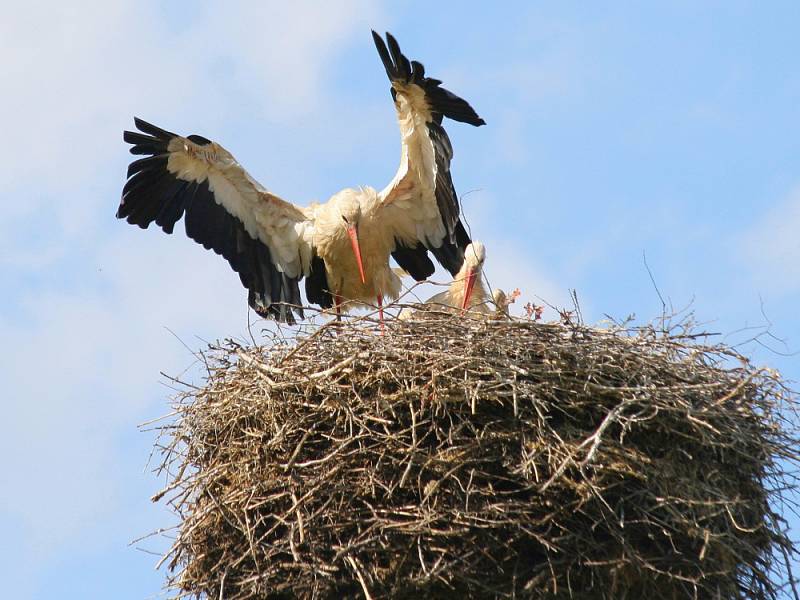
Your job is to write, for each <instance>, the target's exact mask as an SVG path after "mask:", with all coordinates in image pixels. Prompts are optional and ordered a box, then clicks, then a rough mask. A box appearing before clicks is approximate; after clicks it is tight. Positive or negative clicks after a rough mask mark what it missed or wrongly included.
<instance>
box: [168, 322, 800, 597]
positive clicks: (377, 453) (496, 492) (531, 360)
mask: <svg viewBox="0 0 800 600" xmlns="http://www.w3.org/2000/svg"><path fill="white" fill-rule="evenodd" d="M206 356H207V359H208V361H209V362H208V368H209V373H208V380H207V383H206V384H205V385H204V386H203V387H201V388H189V389H188V391H187V392H186V393H185V394H182V395H181V396H180V397H179V398H178V401H177V416H176V417H175V420H174V421H173V422H171V423H170V424H169V425H166V426H164V427H163V428H162V429H163V431H162V437H161V439H160V442H159V443H160V444H161V446H160V447H161V449H162V450H163V452H164V463H163V465H162V469H164V470H166V471H167V473H168V474H169V475H170V477H171V479H172V483H171V484H170V485H169V486H168V487H167V489H165V490H164V492H162V493H161V494H159V495H158V498H161V497H165V498H166V499H167V500H168V502H169V504H170V505H171V506H172V507H173V508H174V510H175V511H176V512H177V513H178V515H179V516H180V519H181V522H180V525H179V528H178V531H177V538H176V539H175V541H174V545H173V546H172V548H171V550H170V551H169V553H168V554H167V556H166V557H165V561H166V562H167V564H168V568H169V573H170V575H169V585H170V586H171V587H172V588H173V589H174V590H176V591H177V593H178V596H193V595H197V596H200V597H208V598H215V599H216V598H226V599H229V600H235V599H253V598H282V597H305V598H312V597H317V598H343V597H367V598H375V599H377V598H452V597H475V598H478V597H482V598H483V597H485V598H495V597H498V598H499V597H508V598H512V597H514V598H516V597H520V598H615V599H618V598H629V599H634V598H635V599H638V598H719V599H733V598H748V599H762V598H776V597H778V595H779V593H780V587H781V581H786V577H787V575H786V572H785V570H784V569H786V568H789V567H788V565H789V562H788V561H789V558H786V557H789V556H790V555H791V554H793V553H794V552H795V549H794V547H793V545H792V543H791V542H790V541H789V540H788V539H787V537H786V535H785V533H784V529H785V527H784V523H783V521H782V519H781V517H780V516H779V514H778V513H777V512H776V508H775V507H776V506H777V504H776V503H777V502H779V501H780V500H781V498H782V497H783V495H784V494H785V493H786V490H787V486H792V485H793V483H794V481H793V479H792V478H793V476H794V473H796V471H795V469H796V467H797V464H798V463H797V460H798V454H797V452H798V441H797V435H796V429H794V428H793V426H792V423H791V422H790V421H787V418H786V415H787V414H788V413H787V412H786V411H788V410H791V409H792V403H793V402H794V397H793V395H792V393H791V392H790V391H789V390H787V388H786V387H785V385H784V383H783V382H782V380H781V379H780V377H779V376H778V375H777V374H776V373H774V372H772V371H769V370H763V369H757V368H755V367H753V366H752V365H751V364H750V363H749V362H748V361H747V360H746V359H744V358H743V357H742V356H740V355H739V354H737V353H736V352H735V351H733V350H732V349H730V348H727V347H725V346H720V345H709V344H708V342H707V341H705V340H704V338H702V337H700V336H696V335H694V334H692V333H691V332H690V331H687V329H686V328H683V327H677V328H675V329H673V330H672V331H663V330H661V331H658V330H657V329H655V328H653V327H650V326H648V327H636V328H631V327H626V326H609V327H607V328H591V327H586V326H581V325H575V324H563V323H553V324H542V323H535V322H532V321H529V320H520V319H502V320H491V319H480V320H469V319H462V318H460V317H459V316H452V315H446V314H441V313H435V311H434V312H430V313H429V314H428V315H427V318H425V319H421V320H417V319H413V320H410V321H399V320H393V321H389V322H388V323H387V328H386V332H385V335H379V334H378V333H377V330H376V327H375V326H374V324H373V323H370V322H366V321H364V320H354V321H351V322H345V323H343V324H340V325H338V326H337V325H335V324H327V325H323V326H321V327H319V328H318V329H315V330H314V331H313V332H312V333H306V334H302V335H299V336H298V337H297V338H296V339H295V340H292V341H289V342H284V341H282V340H281V339H278V338H275V339H273V340H272V341H271V342H270V343H269V344H267V345H265V346H249V347H247V346H243V345H240V344H238V343H233V342H230V343H226V344H223V345H222V346H219V347H217V348H215V349H213V350H212V351H211V352H210V353H207V354H206ZM784 565H785V566H784Z"/></svg>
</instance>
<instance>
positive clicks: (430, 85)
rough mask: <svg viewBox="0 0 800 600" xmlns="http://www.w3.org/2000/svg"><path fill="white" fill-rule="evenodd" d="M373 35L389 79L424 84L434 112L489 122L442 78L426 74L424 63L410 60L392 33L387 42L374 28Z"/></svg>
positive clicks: (476, 122)
mask: <svg viewBox="0 0 800 600" xmlns="http://www.w3.org/2000/svg"><path fill="white" fill-rule="evenodd" d="M372 39H373V40H374V42H375V48H376V49H377V50H378V55H379V56H380V57H381V62H382V63H383V67H384V69H386V74H387V75H388V76H389V80H390V81H392V82H393V83H394V82H397V83H403V84H413V85H418V86H419V87H421V88H422V89H423V91H424V92H425V98H426V100H427V101H428V103H429V104H430V107H431V110H432V111H433V112H434V113H439V114H440V115H443V116H445V117H447V118H449V119H453V120H454V121H460V122H462V123H468V124H470V125H474V126H476V127H480V126H481V125H486V121H484V120H483V119H481V118H480V117H479V116H478V113H476V112H475V109H473V108H472V107H471V106H470V105H469V103H468V102H467V101H466V100H464V99H463V98H460V97H459V96H456V95H455V94H454V93H453V92H451V91H450V90H448V89H445V88H443V87H440V86H441V84H442V82H441V81H440V80H439V79H434V78H432V77H425V67H424V66H423V65H422V63H420V62H418V61H416V60H414V61H409V60H408V58H407V57H406V56H405V55H404V54H403V52H402V51H401V50H400V45H399V44H398V43H397V40H396V39H395V38H394V36H393V35H392V34H391V33H389V32H388V31H387V32H386V42H384V41H383V38H382V37H381V36H380V35H378V33H377V32H375V31H374V30H373V31H372ZM387 43H388V47H387ZM440 118H441V117H440Z"/></svg>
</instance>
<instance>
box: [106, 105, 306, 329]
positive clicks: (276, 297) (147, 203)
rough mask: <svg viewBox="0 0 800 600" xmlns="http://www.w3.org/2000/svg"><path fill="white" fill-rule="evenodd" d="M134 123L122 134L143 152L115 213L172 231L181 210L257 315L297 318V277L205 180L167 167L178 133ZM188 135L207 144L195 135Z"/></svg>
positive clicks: (190, 229)
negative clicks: (228, 267) (275, 258)
mask: <svg viewBox="0 0 800 600" xmlns="http://www.w3.org/2000/svg"><path fill="white" fill-rule="evenodd" d="M134 123H135V125H136V127H137V129H138V130H139V131H126V132H124V134H123V139H124V140H125V141H126V142H127V143H129V144H131V148H130V152H131V154H137V155H145V156H144V157H143V158H140V159H138V160H135V161H133V162H131V164H130V165H129V166H128V181H127V182H126V183H125V186H124V187H123V193H122V200H121V202H120V205H119V208H118V210H117V217H118V218H120V219H126V220H127V221H128V222H129V223H131V224H133V225H138V226H139V227H143V228H146V227H148V226H149V225H150V223H155V224H156V225H158V226H159V227H161V229H163V230H164V231H165V232H166V233H172V231H173V229H174V227H175V224H176V223H177V222H178V221H179V220H180V219H181V217H182V216H183V215H184V214H185V218H184V225H185V227H186V235H187V236H189V237H190V238H191V239H193V240H195V241H196V242H198V243H199V244H202V245H203V247H205V248H207V249H210V250H213V251H214V252H216V253H217V254H219V255H221V256H222V257H223V258H225V259H226V260H227V261H228V262H229V263H230V265H231V267H232V268H233V270H234V271H236V272H237V273H238V274H239V278H240V279H241V281H242V285H244V286H245V287H246V288H247V290H248V302H249V304H250V306H251V307H252V308H253V309H254V310H255V311H256V312H257V313H258V314H259V315H261V316H263V317H267V316H269V317H274V318H276V319H278V320H280V321H284V322H288V323H294V322H295V321H294V315H293V314H292V310H294V311H295V312H296V313H297V314H298V315H299V316H300V317H302V316H303V311H302V308H301V306H300V304H301V302H300V288H299V284H298V281H299V278H292V277H287V276H286V275H285V274H284V273H281V272H280V271H278V269H277V267H276V266H275V264H274V263H273V261H272V256H271V254H270V251H269V247H268V246H266V245H265V244H264V243H263V242H261V241H260V240H257V239H255V238H253V237H251V236H250V234H249V233H248V232H247V230H246V229H245V227H244V224H243V223H242V222H241V221H239V219H237V218H236V217H234V216H233V215H232V214H230V213H229V212H228V211H227V210H225V207H224V206H222V205H221V204H219V203H218V202H217V201H216V199H215V198H214V194H213V192H212V191H211V189H210V188H209V186H208V181H207V180H205V181H202V182H199V183H198V182H196V181H186V180H183V179H179V178H178V177H176V176H175V175H174V174H173V173H171V172H170V171H169V169H168V164H169V143H170V142H171V141H172V140H173V139H174V138H176V137H178V136H177V135H176V134H174V133H171V132H169V131H167V130H165V129H161V128H160V127H156V126H155V125H153V124H151V123H148V122H147V121H143V120H141V119H138V118H136V119H134ZM187 139H189V140H191V141H192V142H194V143H196V144H200V145H205V144H210V143H211V141H210V140H208V139H207V138H204V137H202V136H199V135H190V136H188V138H187ZM289 305H291V306H289Z"/></svg>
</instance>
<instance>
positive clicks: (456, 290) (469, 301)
mask: <svg viewBox="0 0 800 600" xmlns="http://www.w3.org/2000/svg"><path fill="white" fill-rule="evenodd" d="M485 261H486V248H485V247H484V245H483V244H482V243H481V242H472V243H471V244H469V245H468V246H467V247H466V249H465V250H464V264H462V265H461V269H460V270H459V271H458V273H456V275H455V276H454V277H453V281H452V283H450V286H449V287H448V288H447V289H446V290H445V291H443V292H439V293H438V294H436V295H434V296H431V297H430V298H428V299H427V300H426V301H425V304H431V305H441V306H442V307H444V308H445V310H452V311H456V310H458V311H469V312H470V313H481V314H488V313H490V312H491V308H490V307H489V304H488V303H489V301H490V300H489V298H490V297H489V294H488V292H487V291H486V287H484V285H483V263H484V262H485ZM501 293H502V292H501ZM413 314H414V309H412V308H405V309H403V310H402V311H401V312H400V318H401V319H409V318H411V317H412V316H413Z"/></svg>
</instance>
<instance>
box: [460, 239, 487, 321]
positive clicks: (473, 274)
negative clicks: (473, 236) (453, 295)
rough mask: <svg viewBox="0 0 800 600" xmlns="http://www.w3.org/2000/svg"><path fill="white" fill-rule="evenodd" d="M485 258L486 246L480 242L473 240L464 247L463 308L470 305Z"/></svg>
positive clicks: (462, 270) (462, 269)
mask: <svg viewBox="0 0 800 600" xmlns="http://www.w3.org/2000/svg"><path fill="white" fill-rule="evenodd" d="M485 260H486V248H485V247H484V245H483V244H481V243H480V242H472V243H471V244H470V245H469V246H467V247H466V248H465V249H464V266H462V267H461V272H462V274H463V275H462V276H463V277H464V279H465V283H464V301H463V303H462V304H461V308H462V309H466V308H467V307H468V306H469V300H470V298H471V297H472V290H473V289H474V288H475V282H476V281H477V280H478V278H479V277H480V276H481V270H482V269H483V263H484V261H485Z"/></svg>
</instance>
